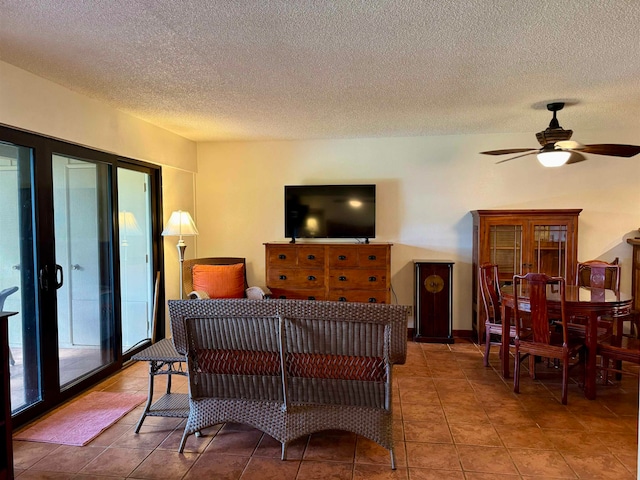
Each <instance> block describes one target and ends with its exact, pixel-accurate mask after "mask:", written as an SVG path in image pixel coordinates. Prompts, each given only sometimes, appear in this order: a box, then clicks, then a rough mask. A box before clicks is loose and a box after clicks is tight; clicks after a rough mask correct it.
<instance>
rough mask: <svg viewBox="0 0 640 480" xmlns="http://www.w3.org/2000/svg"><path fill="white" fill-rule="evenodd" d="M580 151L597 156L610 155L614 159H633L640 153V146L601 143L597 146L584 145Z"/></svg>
mask: <svg viewBox="0 0 640 480" xmlns="http://www.w3.org/2000/svg"><path fill="white" fill-rule="evenodd" d="M580 151H581V152H585V153H595V154H597V155H610V156H612V157H633V156H634V155H636V154H638V153H640V146H638V145H622V144H616V143H601V144H597V145H584V146H583V147H582V148H580Z"/></svg>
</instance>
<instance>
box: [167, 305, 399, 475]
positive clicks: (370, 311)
mask: <svg viewBox="0 0 640 480" xmlns="http://www.w3.org/2000/svg"><path fill="white" fill-rule="evenodd" d="M169 313H170V316H171V329H172V333H173V340H174V343H175V347H176V349H177V351H178V352H180V353H183V354H187V363H188V370H189V406H190V413H189V418H188V420H187V425H186V427H185V430H184V435H183V438H182V442H181V444H180V452H182V451H183V449H184V446H185V442H186V439H187V437H188V436H189V435H190V434H192V433H195V432H198V431H200V430H202V429H204V428H206V427H209V426H212V425H215V424H218V423H223V422H237V423H244V424H247V425H251V426H253V427H255V428H257V429H259V430H261V431H263V432H265V433H267V434H268V435H270V436H272V437H273V438H275V439H276V440H278V441H280V442H281V443H282V459H283V460H284V459H285V457H286V448H287V444H288V443H289V442H291V441H292V440H295V439H296V438H299V437H303V436H306V435H309V434H311V433H313V432H318V431H321V430H331V429H338V430H347V431H350V432H354V433H356V434H358V435H362V436H363V437H366V438H369V439H370V440H373V441H375V442H376V443H378V444H380V445H381V446H383V447H384V448H386V449H388V450H389V451H390V454H391V467H392V468H395V457H394V452H393V435H392V411H391V404H392V401H391V397H392V387H391V385H392V384H391V378H392V366H393V364H402V363H404V362H405V359H406V349H407V315H408V308H407V307H404V306H399V305H383V304H364V303H344V302H320V301H307V300H269V301H264V300H197V301H193V300H172V301H169Z"/></svg>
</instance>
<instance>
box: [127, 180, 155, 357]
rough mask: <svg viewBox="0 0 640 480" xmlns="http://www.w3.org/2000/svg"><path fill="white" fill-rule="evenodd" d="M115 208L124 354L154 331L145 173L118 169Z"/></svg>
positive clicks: (149, 206)
mask: <svg viewBox="0 0 640 480" xmlns="http://www.w3.org/2000/svg"><path fill="white" fill-rule="evenodd" d="M118 210H119V211H118V223H119V229H120V230H119V231H120V239H119V240H120V245H119V249H120V285H121V292H122V293H121V295H120V301H121V304H120V305H121V311H122V352H123V353H124V352H127V351H128V350H130V349H131V348H133V347H135V346H137V345H139V344H140V343H142V342H144V341H146V340H150V339H151V338H152V334H153V333H152V332H153V326H154V325H153V321H154V319H153V318H152V310H153V308H152V306H153V280H152V279H153V273H152V271H151V262H150V260H151V249H152V238H151V192H150V189H149V175H148V174H147V173H143V172H138V171H135V170H128V169H124V168H118Z"/></svg>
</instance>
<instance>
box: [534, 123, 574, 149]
mask: <svg viewBox="0 0 640 480" xmlns="http://www.w3.org/2000/svg"><path fill="white" fill-rule="evenodd" d="M571 135H573V130H565V129H564V128H547V129H546V130H544V131H542V132H538V133H536V138H537V139H538V142H540V145H542V146H543V147H544V146H545V145H548V144H550V143H551V144H554V143H556V142H564V141H566V140H570V139H571Z"/></svg>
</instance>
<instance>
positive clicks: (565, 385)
mask: <svg viewBox="0 0 640 480" xmlns="http://www.w3.org/2000/svg"><path fill="white" fill-rule="evenodd" d="M568 390H569V355H565V356H564V358H563V359H562V404H563V405H566V404H567V391H568Z"/></svg>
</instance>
